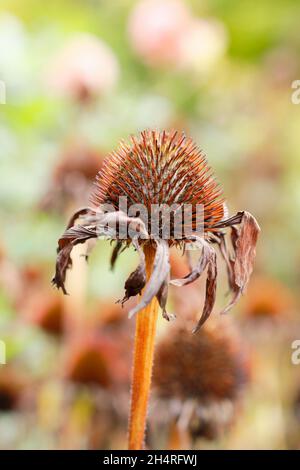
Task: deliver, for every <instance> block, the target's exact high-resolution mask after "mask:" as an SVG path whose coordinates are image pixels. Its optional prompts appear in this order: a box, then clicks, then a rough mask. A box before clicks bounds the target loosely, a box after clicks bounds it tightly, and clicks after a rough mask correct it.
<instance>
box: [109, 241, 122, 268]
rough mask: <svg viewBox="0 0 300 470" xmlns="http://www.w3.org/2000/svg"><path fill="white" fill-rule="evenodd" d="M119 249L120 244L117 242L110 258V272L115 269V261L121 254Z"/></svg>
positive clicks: (120, 247)
mask: <svg viewBox="0 0 300 470" xmlns="http://www.w3.org/2000/svg"><path fill="white" fill-rule="evenodd" d="M121 249H122V242H120V241H117V243H116V245H115V246H114V248H113V251H112V254H111V257H110V268H111V270H113V269H114V267H115V264H116V261H117V259H118V256H119V254H120V252H121Z"/></svg>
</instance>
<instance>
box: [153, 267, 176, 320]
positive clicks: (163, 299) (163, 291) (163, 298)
mask: <svg viewBox="0 0 300 470" xmlns="http://www.w3.org/2000/svg"><path fill="white" fill-rule="evenodd" d="M169 277H170V274H168V275H167V277H166V279H165V280H164V282H163V283H162V285H161V287H160V289H159V291H158V292H157V294H156V298H157V300H158V303H159V306H160V308H161V309H162V316H163V318H164V319H165V320H167V321H170V320H173V319H174V318H175V315H174V314H170V313H168V312H167V310H166V305H167V300H168V290H169V281H170V279H169Z"/></svg>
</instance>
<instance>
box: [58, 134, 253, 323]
mask: <svg viewBox="0 0 300 470" xmlns="http://www.w3.org/2000/svg"><path fill="white" fill-rule="evenodd" d="M124 199H125V200H126V205H127V207H126V212H125V211H124V210H122V207H123V205H122V203H123V201H124ZM92 203H93V207H89V208H84V209H81V210H79V211H78V212H76V213H75V214H74V216H73V217H72V218H71V220H70V222H69V224H68V227H67V230H66V231H65V233H64V234H63V235H62V236H61V238H60V239H59V242H58V255H57V263H56V273H55V276H54V279H53V283H54V284H55V285H56V286H57V287H58V288H61V289H62V290H63V291H64V293H66V289H65V278H66V271H67V269H68V268H69V267H70V266H71V263H72V261H71V251H72V249H73V247H74V246H75V245H76V244H79V243H85V242H86V241H88V240H91V239H97V238H99V237H106V238H110V239H111V240H113V241H115V242H116V245H115V248H114V251H113V254H112V265H113V264H114V262H115V259H116V257H117V256H118V254H119V253H120V252H121V251H122V249H124V248H126V247H128V246H129V245H130V244H132V245H133V246H134V248H135V249H136V250H137V252H138V254H139V257H140V263H139V265H138V267H137V269H136V270H135V271H134V272H133V273H131V274H130V276H129V278H128V279H127V281H126V283H125V296H124V299H123V301H122V302H125V301H126V300H127V299H128V298H130V297H132V296H135V295H137V294H140V293H141V292H142V290H143V296H142V298H141V300H140V302H139V303H138V305H137V306H136V307H134V308H133V309H132V310H131V311H130V313H129V314H130V315H133V314H135V313H137V312H138V311H140V310H141V309H143V308H144V307H145V306H146V305H148V304H149V303H150V302H151V300H152V299H153V298H154V297H155V296H156V297H157V298H158V301H159V304H160V306H161V308H162V310H163V315H164V317H165V318H166V319H169V316H168V314H167V312H166V302H167V293H168V284H169V282H171V283H172V284H173V285H176V286H184V285H187V284H190V283H191V282H193V281H195V280H196V279H197V278H199V277H200V276H201V274H202V273H203V272H204V271H205V269H206V268H207V282H206V294H205V304H204V308H203V312H202V315H201V318H200V320H199V322H198V324H197V326H196V328H195V331H197V330H198V329H199V328H200V326H201V325H202V324H203V323H204V322H205V321H206V319H207V318H208V317H209V315H210V313H211V312H212V309H213V306H214V303H215V296H216V284H217V261H216V252H215V249H214V247H213V245H214V244H216V245H217V246H218V247H219V249H220V252H221V254H222V256H223V258H224V260H225V263H226V266H227V272H228V279H229V286H230V289H231V291H232V292H233V298H232V300H231V301H230V302H229V304H228V305H227V307H226V308H225V309H224V312H225V311H228V310H229V309H230V308H231V307H232V306H233V305H234V304H235V303H236V301H237V300H238V299H239V297H240V295H241V294H242V293H243V292H244V290H245V287H246V285H247V283H248V280H249V277H250V275H251V272H252V269H253V262H254V257H255V246H256V241H257V237H258V234H259V231H260V229H259V226H258V224H257V222H256V220H255V219H254V217H253V216H252V215H251V214H249V213H248V212H238V213H237V214H236V215H234V216H233V217H229V218H228V216H227V209H226V206H225V203H224V199H223V197H222V194H221V189H220V187H219V185H218V184H217V182H216V181H215V179H214V177H213V172H212V170H211V168H210V167H209V165H208V163H207V160H206V157H205V156H204V155H203V153H202V152H201V151H200V150H199V149H198V147H197V145H196V144H195V143H194V142H193V140H192V139H190V138H187V137H186V136H185V135H184V134H180V133H178V132H177V131H175V132H165V131H164V132H157V131H144V132H142V133H141V134H140V136H139V137H138V138H135V137H132V139H131V143H130V144H127V143H124V142H122V143H121V145H120V147H119V149H118V150H116V151H115V152H112V153H111V154H110V155H109V157H108V158H107V159H106V160H105V162H104V164H103V167H102V169H101V171H100V172H99V174H98V176H97V183H96V189H95V191H94V193H93V195H92ZM164 206H166V207H167V208H168V209H169V212H168V211H167V214H166V213H165V212H163V211H162V207H164ZM174 207H175V208H174ZM186 207H188V208H189V209H190V216H189V217H188V218H187V221H186V220H184V224H183V221H182V220H183V219H182V214H183V213H184V211H185V208H186ZM199 207H201V210H202V212H201V217H202V218H201V223H202V224H201V233H200V234H199V231H198V222H197V221H198V215H199V214H198V208H199ZM77 220H78V222H77V223H76V221H77ZM183 225H184V226H183ZM226 227H231V245H232V247H231V250H229V249H228V247H227V244H226V241H225V232H224V231H223V229H225V228H226ZM178 228H180V229H182V230H181V232H180V235H178ZM191 244H194V245H195V246H196V247H197V249H199V250H201V256H200V259H199V261H198V263H197V264H196V266H195V267H193V268H192V269H191V272H190V273H189V274H188V275H186V276H185V277H184V278H183V279H173V280H171V281H170V280H169V277H170V263H169V248H170V247H172V246H176V247H179V248H182V249H185V248H186V247H187V246H190V245H191ZM147 246H152V247H154V248H155V250H156V254H155V260H154V264H153V271H152V274H151V276H150V279H149V281H148V282H147V283H146V272H145V253H144V249H145V247H147Z"/></svg>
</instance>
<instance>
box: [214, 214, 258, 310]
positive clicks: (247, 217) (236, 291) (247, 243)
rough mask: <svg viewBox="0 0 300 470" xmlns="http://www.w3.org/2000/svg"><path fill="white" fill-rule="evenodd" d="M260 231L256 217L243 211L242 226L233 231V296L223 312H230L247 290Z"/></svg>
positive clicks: (234, 228)
mask: <svg viewBox="0 0 300 470" xmlns="http://www.w3.org/2000/svg"><path fill="white" fill-rule="evenodd" d="M259 232H260V227H259V225H258V223H257V221H256V219H255V218H254V217H253V216H252V215H251V214H250V213H249V212H243V217H242V221H241V226H240V227H239V228H236V227H233V230H232V233H231V241H232V245H233V249H234V259H233V261H232V273H231V276H232V279H231V284H232V287H231V289H232V291H233V298H232V299H231V301H230V302H229V304H228V305H227V306H226V307H225V308H224V310H222V312H221V313H222V314H223V313H226V312H228V311H229V310H230V309H231V308H232V307H233V306H234V305H235V304H236V302H237V301H238V299H239V297H240V296H241V294H243V293H244V291H245V288H246V286H247V284H248V281H249V278H250V276H251V273H252V271H253V264H254V258H255V254H256V243H257V238H258V235H259Z"/></svg>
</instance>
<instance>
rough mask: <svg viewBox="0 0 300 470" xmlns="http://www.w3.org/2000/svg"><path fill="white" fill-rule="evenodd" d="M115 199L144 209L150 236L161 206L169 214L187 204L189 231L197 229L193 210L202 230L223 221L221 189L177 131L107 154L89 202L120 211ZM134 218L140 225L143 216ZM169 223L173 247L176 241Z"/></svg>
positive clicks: (148, 134) (144, 137)
mask: <svg viewBox="0 0 300 470" xmlns="http://www.w3.org/2000/svg"><path fill="white" fill-rule="evenodd" d="M120 197H126V198H127V204H128V208H130V207H131V206H133V205H136V204H143V206H144V207H145V208H146V209H147V211H148V214H147V215H148V218H147V221H145V222H146V226H147V228H148V232H149V233H151V232H152V230H153V226H151V207H152V206H153V205H161V204H165V205H167V206H168V207H169V208H170V210H171V211H172V206H173V205H180V206H184V205H188V204H189V205H191V209H192V217H191V220H190V224H191V227H190V229H192V230H195V229H196V206H197V205H203V210H204V221H203V222H204V226H203V228H204V231H210V230H212V231H213V230H214V228H213V225H214V224H215V223H217V222H219V221H220V220H222V218H223V217H224V200H223V199H222V197H221V189H220V187H219V186H218V184H217V182H216V181H215V179H214V178H213V172H212V170H211V168H210V167H209V165H208V163H207V160H206V157H205V156H204V155H203V153H202V152H201V150H200V149H199V148H198V147H197V145H196V144H195V142H194V141H193V140H192V139H191V138H187V137H186V136H185V135H184V134H180V133H178V132H176V131H175V132H165V131H164V132H157V131H143V132H142V133H141V134H140V136H139V137H137V138H135V137H131V143H130V144H127V143H125V142H122V143H121V145H120V147H119V148H118V149H117V150H116V151H114V152H112V153H111V154H110V155H109V157H108V158H107V159H106V160H105V162H104V165H103V168H102V169H101V171H100V172H99V174H98V176H97V182H96V190H95V191H94V194H93V195H92V202H93V203H94V204H95V205H96V206H99V204H110V205H112V206H113V207H114V209H115V210H119V209H120V207H119V201H120ZM173 207H174V206H173ZM136 215H137V214H136ZM138 215H139V216H140V218H141V219H142V220H143V214H142V213H140V214H138ZM163 222H164V221H163V220H162V221H161V224H163ZM170 224H171V227H170V240H169V242H170V243H172V242H173V241H174V238H175V241H176V236H175V234H174V229H173V227H172V221H171V222H170ZM160 229H161V227H160Z"/></svg>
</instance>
